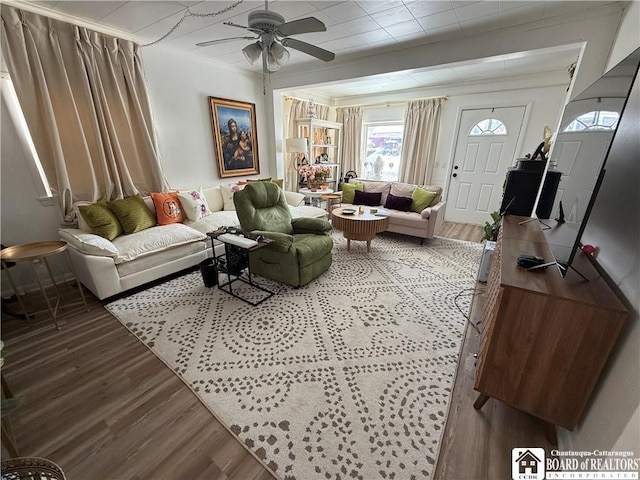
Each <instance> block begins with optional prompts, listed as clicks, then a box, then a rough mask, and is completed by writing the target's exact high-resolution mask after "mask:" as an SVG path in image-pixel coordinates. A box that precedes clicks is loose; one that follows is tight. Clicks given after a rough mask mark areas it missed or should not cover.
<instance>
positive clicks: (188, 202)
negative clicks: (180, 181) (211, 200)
mask: <svg viewBox="0 0 640 480" xmlns="http://www.w3.org/2000/svg"><path fill="white" fill-rule="evenodd" d="M178 198H179V199H180V203H181V204H182V209H183V211H184V214H185V215H186V216H187V218H188V219H189V220H192V221H194V222H195V221H196V220H200V219H201V218H202V217H206V216H207V215H211V210H209V205H208V204H207V199H206V197H205V196H204V193H202V189H200V190H187V191H183V192H179V193H178Z"/></svg>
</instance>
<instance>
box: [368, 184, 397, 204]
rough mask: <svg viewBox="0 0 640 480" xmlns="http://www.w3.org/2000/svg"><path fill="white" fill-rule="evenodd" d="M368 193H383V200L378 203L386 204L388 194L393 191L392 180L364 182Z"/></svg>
mask: <svg viewBox="0 0 640 480" xmlns="http://www.w3.org/2000/svg"><path fill="white" fill-rule="evenodd" d="M362 183H363V185H364V191H365V192H366V193H381V194H382V195H381V200H380V203H378V205H384V204H385V203H386V201H387V195H388V194H389V192H390V191H391V185H392V182H362Z"/></svg>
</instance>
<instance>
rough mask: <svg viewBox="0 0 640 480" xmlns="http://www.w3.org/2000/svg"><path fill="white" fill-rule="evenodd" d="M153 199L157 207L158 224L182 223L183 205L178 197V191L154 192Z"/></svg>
mask: <svg viewBox="0 0 640 480" xmlns="http://www.w3.org/2000/svg"><path fill="white" fill-rule="evenodd" d="M151 199H152V200H153V205H154V206H155V207H156V219H157V221H158V225H169V224H170V223H182V221H183V220H184V217H183V215H182V205H181V204H180V200H179V199H178V192H163V193H152V194H151Z"/></svg>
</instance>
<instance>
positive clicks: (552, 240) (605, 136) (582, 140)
mask: <svg viewBox="0 0 640 480" xmlns="http://www.w3.org/2000/svg"><path fill="white" fill-rule="evenodd" d="M639 65H640V48H638V49H636V50H635V51H634V52H633V53H631V54H630V55H629V56H627V57H626V58H625V59H623V60H622V61H620V63H618V64H617V65H616V66H614V67H613V68H611V69H610V70H609V71H608V72H606V73H605V74H604V75H603V76H602V77H600V78H599V79H598V80H596V81H595V82H594V83H593V84H591V85H590V86H589V87H588V88H586V89H585V90H584V91H583V92H581V93H580V94H579V95H577V96H576V97H575V98H573V99H572V100H571V101H570V102H569V103H568V104H567V105H566V107H565V109H564V112H563V115H562V119H561V121H560V125H559V128H558V134H557V136H556V139H555V142H554V145H553V148H552V150H551V153H550V156H549V160H548V162H547V165H546V167H545V173H544V175H543V178H544V176H546V175H547V174H549V172H552V171H560V172H562V176H561V179H560V186H559V188H558V191H557V193H556V197H555V200H554V203H553V207H552V211H551V218H552V219H554V220H545V221H544V223H545V224H548V225H549V227H551V228H547V229H545V230H544V234H545V237H546V240H547V243H548V244H549V247H550V249H551V252H552V253H553V255H554V257H555V262H557V265H558V266H559V267H560V268H559V270H560V272H561V273H562V274H563V275H566V272H567V269H568V268H569V267H570V266H571V263H572V261H573V259H574V257H575V255H576V252H577V251H578V249H579V248H580V246H581V244H580V240H581V237H582V234H583V232H584V229H585V226H586V223H587V220H588V218H589V214H590V212H591V209H592V208H593V205H594V202H595V200H596V197H597V195H598V189H599V187H600V185H601V183H602V181H603V179H604V177H605V176H606V172H607V157H608V155H609V152H610V150H611V146H612V144H613V143H614V142H615V137H616V130H617V126H618V124H619V122H620V118H621V117H622V116H623V115H624V111H625V106H626V104H627V100H628V98H629V93H630V92H631V87H632V86H633V82H634V80H635V77H636V76H637V74H638V67H639ZM544 184H545V182H544V181H543V182H541V188H540V191H539V192H538V200H539V199H540V195H541V190H542V186H543V185H544ZM536 204H537V202H536ZM534 208H535V206H534Z"/></svg>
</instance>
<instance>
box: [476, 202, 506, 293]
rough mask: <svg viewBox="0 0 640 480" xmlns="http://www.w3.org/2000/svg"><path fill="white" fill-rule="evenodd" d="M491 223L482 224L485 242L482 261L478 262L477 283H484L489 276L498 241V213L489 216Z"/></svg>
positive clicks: (500, 220)
mask: <svg viewBox="0 0 640 480" xmlns="http://www.w3.org/2000/svg"><path fill="white" fill-rule="evenodd" d="M491 219H492V220H493V223H489V222H484V227H483V230H484V237H483V240H486V242H485V243H484V251H483V252H482V260H480V271H479V272H478V281H479V282H486V281H487V278H488V276H489V267H490V266H491V260H492V259H493V251H494V250H495V248H496V241H497V240H498V233H499V232H500V224H501V222H502V217H501V216H500V212H493V213H492V214H491Z"/></svg>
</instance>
